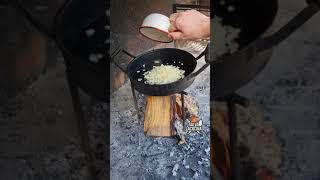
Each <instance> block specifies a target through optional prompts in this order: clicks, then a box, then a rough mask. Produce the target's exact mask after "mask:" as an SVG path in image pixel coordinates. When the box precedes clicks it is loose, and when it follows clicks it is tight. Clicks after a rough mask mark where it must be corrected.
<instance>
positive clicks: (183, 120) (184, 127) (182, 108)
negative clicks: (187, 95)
mask: <svg viewBox="0 0 320 180" xmlns="http://www.w3.org/2000/svg"><path fill="white" fill-rule="evenodd" d="M181 113H182V123H183V124H182V125H183V131H186V125H185V124H186V123H185V122H186V116H185V112H184V94H183V93H181Z"/></svg>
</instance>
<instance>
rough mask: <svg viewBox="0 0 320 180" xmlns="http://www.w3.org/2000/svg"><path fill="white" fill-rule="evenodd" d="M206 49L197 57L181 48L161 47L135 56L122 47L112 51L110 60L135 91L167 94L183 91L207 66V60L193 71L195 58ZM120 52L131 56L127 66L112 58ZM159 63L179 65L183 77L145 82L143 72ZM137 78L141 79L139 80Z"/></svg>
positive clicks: (151, 94) (159, 94) (152, 94)
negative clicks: (163, 81) (156, 82)
mask: <svg viewBox="0 0 320 180" xmlns="http://www.w3.org/2000/svg"><path fill="white" fill-rule="evenodd" d="M207 50H208V47H207V49H206V50H205V51H204V52H202V53H201V54H200V55H199V56H198V57H194V56H193V55H192V54H190V53H189V52H187V51H184V50H181V49H174V48H162V49H155V50H152V51H148V52H146V53H143V54H141V55H139V56H137V57H135V56H133V55H131V54H130V53H128V52H126V51H124V50H122V49H118V50H116V51H115V52H114V53H112V55H111V62H113V63H115V64H116V65H117V66H118V67H119V68H120V69H121V70H122V71H123V72H125V73H126V74H127V75H128V77H129V78H130V81H131V84H132V87H133V88H134V89H136V90H137V91H139V92H141V93H143V94H146V95H150V96H168V95H172V94H175V93H180V92H182V91H184V90H185V89H186V88H188V87H189V86H190V85H191V84H192V83H193V81H194V79H195V77H196V76H197V75H198V74H200V73H201V72H202V71H203V70H204V69H205V68H207V67H208V66H209V63H208V62H207V63H206V64H205V65H203V66H202V67H201V68H200V69H199V70H197V71H196V72H194V70H195V69H196V67H197V60H198V59H200V58H201V57H202V56H203V55H204V54H206V53H207V52H208V51H207ZM120 52H123V53H125V54H126V55H128V56H130V57H132V58H133V60H132V61H131V62H130V63H129V64H128V65H127V68H123V67H121V65H120V64H119V63H117V62H116V61H115V60H114V59H115V57H116V56H117V55H118V54H119V53H120ZM161 64H164V65H174V66H177V67H179V68H180V69H182V70H184V71H185V74H184V75H185V77H184V78H182V79H180V80H178V81H176V82H173V83H169V84H163V85H149V84H145V82H144V78H143V73H144V72H146V71H149V70H151V69H152V68H153V66H160V65H161ZM144 70H145V71H144ZM138 79H142V80H141V81H139V80H138Z"/></svg>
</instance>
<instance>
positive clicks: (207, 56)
mask: <svg viewBox="0 0 320 180" xmlns="http://www.w3.org/2000/svg"><path fill="white" fill-rule="evenodd" d="M202 56H205V61H206V64H205V65H203V66H202V67H201V68H200V69H199V70H198V71H197V72H195V73H192V74H190V75H189V76H188V78H189V79H190V78H194V77H196V76H197V75H199V74H200V73H201V72H202V71H204V70H205V69H206V68H207V67H208V66H209V65H210V62H211V60H210V43H209V44H208V45H207V47H206V49H205V50H204V51H203V52H202V53H201V54H200V55H199V56H198V57H196V60H198V59H200V58H201V57H202Z"/></svg>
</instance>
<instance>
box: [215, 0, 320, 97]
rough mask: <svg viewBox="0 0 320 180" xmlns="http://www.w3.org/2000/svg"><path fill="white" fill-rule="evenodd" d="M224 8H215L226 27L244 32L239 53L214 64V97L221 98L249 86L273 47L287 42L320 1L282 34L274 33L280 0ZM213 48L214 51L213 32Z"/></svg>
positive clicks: (217, 5) (319, 6)
mask: <svg viewBox="0 0 320 180" xmlns="http://www.w3.org/2000/svg"><path fill="white" fill-rule="evenodd" d="M225 2H227V4H225V5H222V4H220V3H219V0H216V1H215V5H214V6H213V8H214V12H215V15H217V16H220V17H222V18H223V22H222V23H223V24H228V25H232V26H234V27H238V28H240V29H241V33H240V37H239V38H238V39H237V42H238V43H239V45H240V50H239V51H237V52H235V53H233V54H229V55H225V56H222V57H219V58H217V59H215V60H213V61H212V65H213V67H212V68H211V70H212V72H211V76H212V78H211V87H212V88H211V95H212V96H213V97H222V96H226V95H228V94H231V93H233V92H235V91H236V90H238V89H239V88H241V87H242V86H244V85H245V84H247V83H248V82H249V81H251V80H252V79H253V78H254V77H256V76H257V74H258V73H259V72H261V71H262V70H263V68H264V67H265V66H266V64H267V63H268V62H269V60H270V59H271V56H272V52H273V47H274V46H276V45H277V44H279V43H280V42H281V41H283V40H284V39H286V38H287V37H288V36H289V35H290V34H292V33H293V32H294V31H295V30H296V29H298V28H299V27H300V26H301V25H303V24H304V23H305V22H306V21H307V20H308V19H310V18H311V17H312V16H313V15H314V14H316V13H317V12H318V11H319V9H320V0H310V1H308V3H309V5H308V6H307V7H306V8H305V9H303V10H302V11H301V12H300V13H299V14H298V15H297V16H296V17H294V18H293V19H292V20H291V21H290V22H289V23H288V24H286V25H285V26H284V27H282V28H281V29H280V30H279V31H277V32H276V33H274V34H271V32H272V31H273V29H274V28H273V27H272V24H273V21H274V20H275V17H276V15H277V10H278V1H277V0H261V1H256V0H247V1H241V0H238V1H232V0H226V1H225ZM228 3H230V4H231V5H232V6H234V7H235V11H234V12H231V13H230V12H228V5H230V4H228ZM212 31H213V37H212V39H213V46H212V49H211V51H212V52H213V51H214V48H215V44H214V32H215V29H213V30H212Z"/></svg>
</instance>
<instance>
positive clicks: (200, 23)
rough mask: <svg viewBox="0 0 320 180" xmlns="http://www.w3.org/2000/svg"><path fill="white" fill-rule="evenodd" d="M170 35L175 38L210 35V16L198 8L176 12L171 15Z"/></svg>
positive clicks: (198, 37)
mask: <svg viewBox="0 0 320 180" xmlns="http://www.w3.org/2000/svg"><path fill="white" fill-rule="evenodd" d="M170 22H171V28H170V30H169V36H171V37H172V38H173V39H174V40H178V39H188V40H195V39H201V38H206V37H209V36H210V18H209V17H207V16H205V15H204V14H202V13H200V12H199V11H196V10H188V11H184V12H179V13H174V14H171V16H170Z"/></svg>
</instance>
